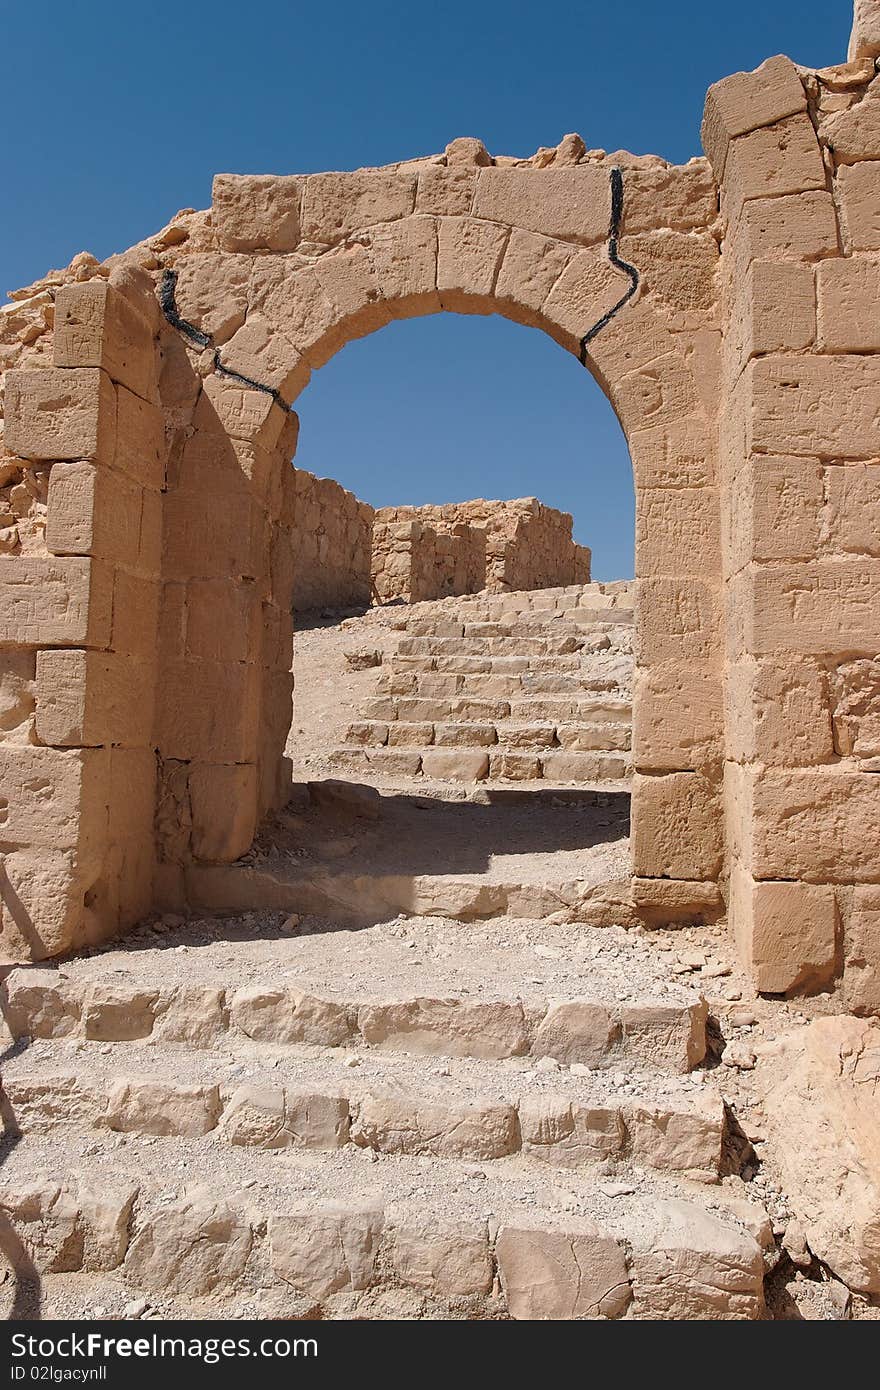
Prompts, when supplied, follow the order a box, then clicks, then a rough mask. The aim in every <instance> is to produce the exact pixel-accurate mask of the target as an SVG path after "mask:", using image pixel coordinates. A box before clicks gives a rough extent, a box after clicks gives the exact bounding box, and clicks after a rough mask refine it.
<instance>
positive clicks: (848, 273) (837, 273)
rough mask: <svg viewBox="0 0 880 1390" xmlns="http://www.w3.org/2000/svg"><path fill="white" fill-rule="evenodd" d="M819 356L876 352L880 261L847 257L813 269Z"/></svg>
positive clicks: (878, 344)
mask: <svg viewBox="0 0 880 1390" xmlns="http://www.w3.org/2000/svg"><path fill="white" fill-rule="evenodd" d="M816 275H817V286H818V295H819V338H818V344H819V349H820V351H821V352H878V351H880V324H878V322H877V312H876V308H877V302H878V300H880V261H878V260H872V259H870V258H868V257H867V256H847V257H846V258H842V259H839V260H833V261H823V262H822V263H821V264H820V265H819V266H817V268H816Z"/></svg>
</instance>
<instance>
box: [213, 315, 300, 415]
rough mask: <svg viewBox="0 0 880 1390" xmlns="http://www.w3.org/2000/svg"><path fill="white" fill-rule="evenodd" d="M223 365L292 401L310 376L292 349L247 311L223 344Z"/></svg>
mask: <svg viewBox="0 0 880 1390" xmlns="http://www.w3.org/2000/svg"><path fill="white" fill-rule="evenodd" d="M223 366H224V367H227V368H228V369H229V370H230V371H232V372H238V373H239V375H240V376H246V377H249V378H250V380H251V381H258V382H259V383H260V385H261V386H267V387H271V389H272V390H273V391H277V392H278V394H279V395H280V396H281V399H282V400H283V401H292V400H294V399H295V398H296V397H297V396H298V395H299V393H300V391H302V389H303V387H304V386H306V385H307V384H308V381H309V376H310V375H311V373H310V370H309V368H308V367H307V366H306V365H305V363H304V362H303V360H302V358H301V356H300V354H299V352H297V350H296V348H295V347H293V346H292V344H290V343H289V342H288V341H287V339H286V338H285V337H284V336H283V334H281V333H279V332H278V331H277V329H276V328H275V327H274V325H273V324H272V323H270V322H269V320H268V319H265V318H263V316H262V314H259V313H256V312H255V313H252V314H248V317H247V322H246V323H244V324H243V325H242V326H241V328H239V329H237V330H236V332H235V333H234V334H233V335H232V337H231V338H230V339H229V341H228V342H227V343H226V346H225V347H224V350H223ZM222 379H223V378H222V374H221V380H222ZM270 399H271V398H270Z"/></svg>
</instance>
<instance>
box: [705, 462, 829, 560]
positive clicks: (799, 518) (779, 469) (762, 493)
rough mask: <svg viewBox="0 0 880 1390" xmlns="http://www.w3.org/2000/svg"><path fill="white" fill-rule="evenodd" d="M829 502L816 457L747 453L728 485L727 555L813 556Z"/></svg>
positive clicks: (754, 557)
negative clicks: (824, 509)
mask: <svg viewBox="0 0 880 1390" xmlns="http://www.w3.org/2000/svg"><path fill="white" fill-rule="evenodd" d="M824 503H825V494H824V479H823V472H822V468H821V466H820V464H819V462H818V460H817V459H808V458H792V457H787V456H785V455H766V454H765V455H760V456H757V457H752V458H750V459H747V460H746V461H745V463H744V464H743V465H741V467H740V468H739V470H738V473H737V476H736V479H735V480H734V483H733V485H732V487H731V490H730V520H729V530H728V534H729V559H730V564H731V568H732V569H734V570H739V569H741V568H742V567H743V566H744V565H748V564H749V562H750V561H752V560H809V559H812V558H813V557H814V556H815V555H816V553H817V551H818V550H819V538H820V533H821V529H822V508H823V506H824Z"/></svg>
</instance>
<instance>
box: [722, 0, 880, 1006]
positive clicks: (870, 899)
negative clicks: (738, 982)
mask: <svg viewBox="0 0 880 1390" xmlns="http://www.w3.org/2000/svg"><path fill="white" fill-rule="evenodd" d="M878 24H880V6H877V5H876V4H874V3H873V0H872V3H870V4H867V3H860V4H859V6H858V7H857V23H856V30H855V33H854V39H853V44H852V46H851V61H850V62H849V63H848V64H846V65H842V66H840V67H836V68H829V69H826V70H823V71H819V72H816V73H812V72H810V73H804V72H800V71H798V70H797V69H796V68H795V67H794V65H793V64H792V63H790V62H789V61H788V59H785V58H781V57H778V58H772V59H770V60H768V62H767V63H765V64H763V65H762V67H760V68H759V69H758V70H757V71H756V72H754V73H749V74H739V75H738V76H736V77H731V78H728V79H727V80H725V81H724V82H721V83H719V84H718V85H717V86H716V87H714V88H712V89H711V91H710V93H709V99H708V102H707V107H706V118H705V121H704V127H703V130H704V141H705V145H706V149H707V151H708V153H709V156H710V158H711V160H712V164H713V168H714V170H715V173H716V176H717V177H718V179H719V181H720V183H721V188H722V211H723V213H724V216H725V220H726V227H727V231H726V235H725V240H724V244H723V256H722V264H723V268H724V294H725V317H726V321H727V322H728V324H729V328H728V331H727V333H726V335H725V350H724V360H723V389H724V392H725V410H724V418H723V432H724V435H723V437H724V448H723V450H722V459H723V463H724V473H723V475H722V499H723V502H724V513H723V515H724V563H725V576H724V581H725V593H724V604H725V608H726V610H727V613H728V623H727V634H728V635H727V661H728V672H727V727H728V734H727V745H726V769H725V777H726V787H727V792H726V798H725V800H726V805H727V821H728V840H729V844H730V848H731V854H732V863H731V902H730V911H731V917H732V921H733V924H734V927H735V930H736V932H737V935H738V938H739V942H740V948H741V951H742V953H743V955H744V957H745V959H746V960H747V961H748V962H749V963H750V964H751V967H752V969H753V972H754V976H755V980H756V983H757V985H758V987H759V988H760V989H762V990H766V991H769V992H772V993H784V992H786V991H789V990H796V989H804V988H807V989H815V988H821V987H825V986H827V985H828V984H829V983H830V982H831V981H832V980H833V979H835V978H836V977H840V976H842V981H843V994H844V999H845V1001H846V1003H847V1005H848V1006H849V1007H850V1008H852V1009H854V1010H857V1011H866V1012H877V1011H878V1010H880V853H878V845H880V662H878V659H877V653H878V650H880V412H878V403H880V314H878V304H880V77H877V76H876V75H875V61H874V60H875V57H876V55H877V54H878V52H880V27H878Z"/></svg>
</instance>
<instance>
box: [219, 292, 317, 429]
mask: <svg viewBox="0 0 880 1390" xmlns="http://www.w3.org/2000/svg"><path fill="white" fill-rule="evenodd" d="M291 293H293V290H292V289H291ZM297 380H298V381H302V384H303V385H304V384H305V382H306V381H307V380H308V377H307V375H306V373H305V372H302V373H298V375H297ZM286 384H287V389H288V392H289V395H288V401H291V400H293V390H292V388H291V387H290V384H289V381H288V382H286ZM288 419H289V414H288V412H286V411H285V410H284V409H283V408H282V407H281V406H280V405H278V403H277V402H276V401H275V400H274V399H273V397H272V396H270V395H268V394H267V393H266V392H265V391H252V390H250V389H248V388H247V387H242V386H236V385H235V384H234V383H233V382H231V381H230V380H229V378H228V377H224V376H222V375H220V374H219V373H217V372H214V373H213V374H212V375H211V376H208V377H205V379H204V382H203V384H202V394H201V396H200V397H199V401H198V404H197V406H196V409H195V412H194V415H193V423H194V424H195V425H196V427H197V428H198V429H205V430H207V431H208V432H209V433H212V434H221V435H222V434H226V435H229V436H230V437H231V438H232V439H243V440H245V441H246V442H248V443H250V444H257V445H259V446H260V447H261V448H263V449H271V448H272V447H273V445H274V444H276V443H277V441H278V439H279V437H280V436H281V433H282V430H283V429H284V427H285V425H286V423H287V421H288Z"/></svg>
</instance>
